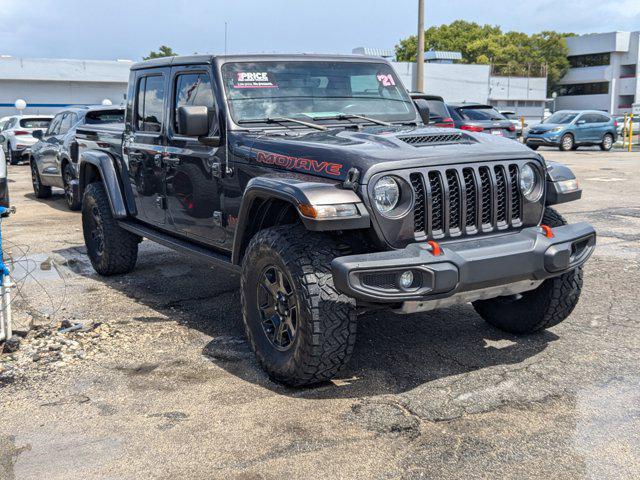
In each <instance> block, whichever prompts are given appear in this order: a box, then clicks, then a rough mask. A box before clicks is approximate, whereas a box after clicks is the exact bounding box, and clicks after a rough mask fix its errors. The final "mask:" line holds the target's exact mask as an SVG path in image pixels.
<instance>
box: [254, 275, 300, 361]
mask: <svg viewBox="0 0 640 480" xmlns="http://www.w3.org/2000/svg"><path fill="white" fill-rule="evenodd" d="M257 298H258V309H259V311H260V317H261V319H262V329H263V331H264V334H265V335H266V336H267V339H268V340H269V342H270V343H271V345H273V347H274V348H275V349H276V350H279V351H281V352H285V351H287V350H289V349H290V348H291V346H292V345H293V343H294V342H295V340H296V334H297V331H298V312H299V311H300V310H299V308H298V305H297V302H296V297H295V295H294V291H293V287H292V286H291V282H290V281H289V279H288V278H287V277H286V275H285V274H284V272H283V271H282V270H280V268H279V267H277V266H275V265H269V266H267V267H266V268H265V269H264V270H263V271H262V275H261V276H260V281H259V283H258V292H257Z"/></svg>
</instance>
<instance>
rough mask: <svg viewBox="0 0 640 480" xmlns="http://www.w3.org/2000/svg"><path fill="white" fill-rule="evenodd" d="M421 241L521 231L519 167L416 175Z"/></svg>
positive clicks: (416, 219) (413, 179)
mask: <svg viewBox="0 0 640 480" xmlns="http://www.w3.org/2000/svg"><path fill="white" fill-rule="evenodd" d="M410 179H411V184H412V186H413V189H414V192H415V209H414V226H415V228H414V230H415V234H416V238H424V237H428V238H435V239H439V238H443V237H447V236H454V237H455V236H459V235H463V234H466V235H473V234H477V233H478V232H482V231H485V232H487V231H491V230H493V229H495V228H500V229H504V228H508V227H516V226H519V225H521V219H522V199H521V194H520V185H519V182H518V165H517V164H506V163H505V164H503V163H499V164H493V165H482V166H475V167H464V168H461V169H458V168H448V169H432V170H426V171H420V172H414V173H411V175H410Z"/></svg>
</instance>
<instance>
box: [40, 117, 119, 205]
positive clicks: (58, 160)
mask: <svg viewBox="0 0 640 480" xmlns="http://www.w3.org/2000/svg"><path fill="white" fill-rule="evenodd" d="M123 122H124V108H122V107H112V106H108V107H73V108H67V109H65V110H62V111H61V112H58V113H57V114H56V116H55V117H53V120H52V121H51V123H50V124H49V128H47V130H46V131H44V130H35V131H34V132H33V136H34V137H35V138H37V139H38V140H39V141H38V142H37V143H36V144H35V145H34V146H33V147H32V148H31V160H30V164H31V181H32V184H33V190H34V193H35V195H36V197H37V198H47V197H50V196H51V187H59V188H63V189H64V194H65V199H66V201H67V205H68V206H69V209H71V210H79V209H80V206H81V205H82V199H81V198H80V195H79V194H78V173H77V164H78V144H77V143H76V138H75V136H76V129H77V128H78V127H80V126H82V125H104V124H107V123H123Z"/></svg>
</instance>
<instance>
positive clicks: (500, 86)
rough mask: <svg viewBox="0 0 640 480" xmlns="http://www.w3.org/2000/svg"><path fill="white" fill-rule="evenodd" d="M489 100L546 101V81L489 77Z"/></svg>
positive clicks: (540, 79)
mask: <svg viewBox="0 0 640 480" xmlns="http://www.w3.org/2000/svg"><path fill="white" fill-rule="evenodd" d="M490 82H491V92H490V94H489V98H490V99H491V100H539V101H542V100H546V98H547V79H546V78H527V77H491V80H490Z"/></svg>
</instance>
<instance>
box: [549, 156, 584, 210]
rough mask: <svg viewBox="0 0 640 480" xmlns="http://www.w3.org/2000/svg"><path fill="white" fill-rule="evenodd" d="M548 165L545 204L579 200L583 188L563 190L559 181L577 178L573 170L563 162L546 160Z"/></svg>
mask: <svg viewBox="0 0 640 480" xmlns="http://www.w3.org/2000/svg"><path fill="white" fill-rule="evenodd" d="M546 165H547V179H546V180H547V197H546V202H545V204H546V205H547V206H549V205H557V204H559V203H567V202H573V201H575V200H579V199H580V198H581V197H582V189H581V188H578V190H574V191H572V192H563V191H562V190H561V189H560V186H559V184H558V182H563V181H565V180H575V178H576V176H575V175H574V173H573V171H572V170H571V169H570V168H569V167H567V166H566V165H563V164H561V163H556V162H550V161H547V162H546Z"/></svg>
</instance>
